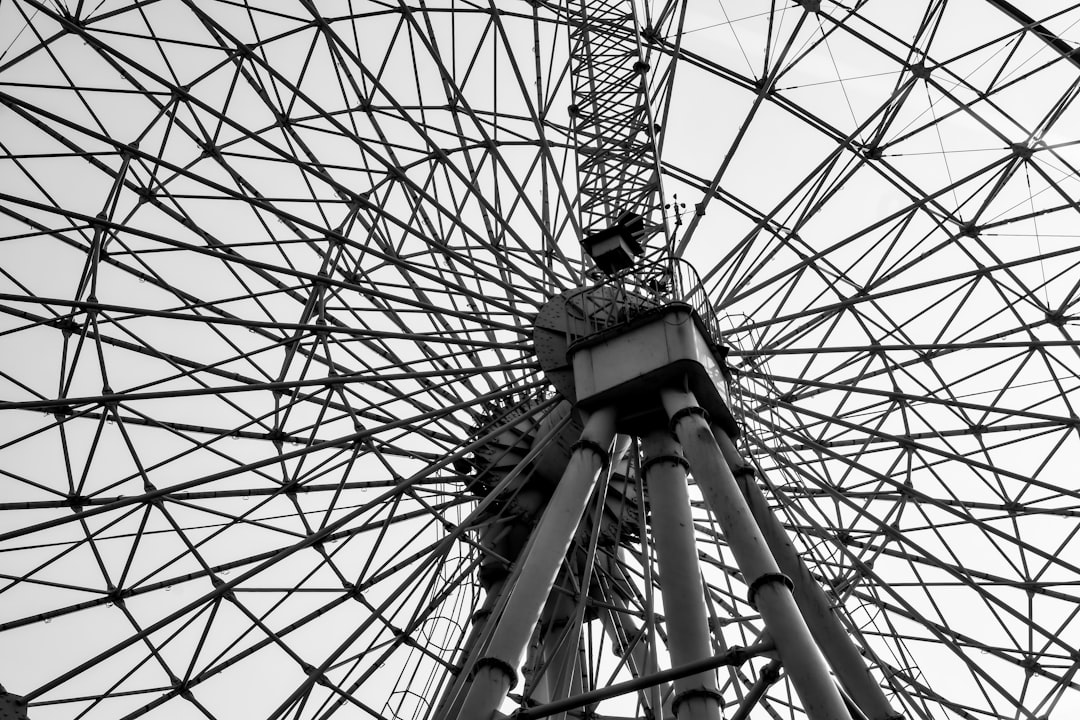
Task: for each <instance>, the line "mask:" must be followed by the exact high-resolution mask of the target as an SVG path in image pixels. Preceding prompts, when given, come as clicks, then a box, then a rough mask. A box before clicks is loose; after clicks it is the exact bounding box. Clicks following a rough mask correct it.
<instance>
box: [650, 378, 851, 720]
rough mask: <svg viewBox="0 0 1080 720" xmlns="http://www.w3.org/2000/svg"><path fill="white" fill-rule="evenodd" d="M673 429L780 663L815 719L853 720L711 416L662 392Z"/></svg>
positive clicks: (674, 393)
mask: <svg viewBox="0 0 1080 720" xmlns="http://www.w3.org/2000/svg"><path fill="white" fill-rule="evenodd" d="M660 397H661V400H662V401H663V404H664V409H665V410H666V411H667V413H668V415H669V416H670V417H671V424H672V428H673V430H674V431H675V433H676V435H677V436H678V438H679V442H680V443H681V444H682V447H683V452H684V453H685V454H686V457H687V459H688V460H689V461H690V467H691V470H692V472H693V474H694V479H695V480H696V481H697V484H698V486H699V487H700V488H701V492H702V496H703V497H704V499H705V502H706V504H707V505H708V506H709V509H710V510H711V511H712V513H713V515H714V516H715V517H716V520H717V522H718V523H719V524H720V528H721V529H722V530H723V532H724V536H725V538H726V539H727V542H728V546H729V547H730V548H731V551H732V553H733V554H734V555H735V561H736V563H737V564H738V566H739V570H740V571H741V572H742V574H743V578H744V579H745V580H746V582H747V583H748V585H749V587H750V590H749V601H750V604H751V605H752V606H754V607H756V608H757V610H758V611H759V612H760V613H761V619H762V620H763V621H764V623H765V627H766V628H767V629H768V631H769V634H770V635H771V636H772V638H773V640H774V642H775V643H776V649H777V652H778V653H779V655H780V660H781V661H782V662H783V663H784V668H785V670H786V671H787V675H788V677H789V678H791V683H792V685H794V686H795V690H796V692H797V693H798V695H799V698H800V699H801V700H802V704H803V708H804V709H805V711H806V714H807V715H808V716H809V717H810V719H811V720H850V718H851V714H850V713H848V711H847V707H846V705H845V704H844V700H843V698H842V697H841V696H840V693H839V691H838V690H837V688H836V685H835V684H834V682H833V679H832V676H831V675H830V674H829V668H828V665H826V663H825V658H824V657H823V656H822V654H821V651H820V650H819V649H818V647H817V645H816V644H815V643H814V638H813V636H811V634H810V630H809V629H808V628H807V626H806V621H805V620H803V617H802V614H801V613H800V612H799V608H798V606H797V605H796V604H795V599H794V597H792V594H791V589H790V585H789V583H790V582H791V581H790V580H789V579H788V578H787V577H786V576H784V575H783V574H781V572H780V568H779V567H778V566H777V564H776V560H774V559H773V556H772V552H771V551H770V550H769V547H768V545H767V544H766V542H765V539H764V538H763V537H762V534H761V530H760V529H759V528H758V525H757V522H756V521H755V520H754V516H753V515H752V514H751V512H750V508H749V507H748V506H747V503H746V500H745V499H744V498H743V496H742V492H741V491H740V490H739V486H738V483H737V482H736V481H735V477H734V476H733V475H732V473H731V470H730V468H728V465H727V463H726V462H725V461H724V456H723V454H722V453H721V452H720V447H719V446H718V445H717V442H716V438H715V437H714V436H713V433H712V430H711V429H710V428H709V423H708V421H707V420H706V418H705V416H704V415H705V411H704V410H703V409H701V408H700V407H699V406H698V403H697V398H695V397H694V395H693V393H691V392H689V391H686V390H675V389H671V388H665V389H663V390H661V392H660Z"/></svg>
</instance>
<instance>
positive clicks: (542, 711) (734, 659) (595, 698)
mask: <svg viewBox="0 0 1080 720" xmlns="http://www.w3.org/2000/svg"><path fill="white" fill-rule="evenodd" d="M775 649H776V646H775V645H774V644H773V643H772V642H762V643H758V644H756V645H751V646H750V647H746V648H738V647H733V648H731V649H730V650H728V651H727V652H724V653H720V654H719V655H714V656H712V657H708V658H705V659H703V660H698V661H696V662H692V663H687V664H686V665H680V666H678V667H673V668H671V669H670V670H661V671H660V672H658V673H654V674H652V675H648V676H645V677H639V678H634V679H633V680H627V681H626V682H621V683H615V684H614V685H608V686H607V687H606V688H599V689H597V690H592V691H590V692H587V693H582V694H581V695H578V696H576V697H571V698H566V699H565V700H559V701H557V702H553V703H548V704H546V705H538V706H536V707H532V708H524V709H522V710H518V711H517V712H516V713H514V720H535V719H536V718H544V717H549V716H551V715H554V714H556V713H561V712H566V711H567V710H573V709H575V708H579V707H583V706H585V705H592V704H594V703H598V702H601V701H603V700H609V699H611V698H613V697H618V696H619V695H625V694H627V693H632V692H637V691H638V690H644V689H645V688H650V687H653V686H655V685H660V684H661V683H666V682H671V681H674V680H680V679H682V678H685V677H690V676H693V675H698V674H700V673H702V672H708V671H710V670H715V669H716V668H718V667H724V666H725V665H742V664H743V663H744V662H746V661H747V660H748V659H750V658H752V657H754V656H756V655H761V654H762V653H767V652H772V651H773V650H775Z"/></svg>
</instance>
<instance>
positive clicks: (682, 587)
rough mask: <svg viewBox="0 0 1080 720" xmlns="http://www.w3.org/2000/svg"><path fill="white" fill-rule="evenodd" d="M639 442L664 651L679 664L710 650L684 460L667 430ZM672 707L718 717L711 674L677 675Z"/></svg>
mask: <svg viewBox="0 0 1080 720" xmlns="http://www.w3.org/2000/svg"><path fill="white" fill-rule="evenodd" d="M642 448H643V449H644V451H645V457H646V461H645V464H644V466H643V470H644V475H645V483H646V486H647V487H648V492H649V506H650V508H651V510H652V523H651V526H652V537H653V542H654V543H655V547H656V557H657V563H658V565H659V566H660V593H661V595H662V596H663V598H664V614H665V615H666V616H667V632H668V654H669V655H670V656H671V664H672V665H685V664H687V663H691V662H694V661H695V660H701V659H703V658H707V657H710V656H712V647H711V643H710V641H709V639H710V635H709V622H708V611H707V609H706V607H705V591H704V588H703V586H702V583H701V567H700V565H699V563H698V554H697V544H696V542H695V538H694V519H693V517H692V515H691V513H690V494H689V492H688V491H687V488H686V468H687V464H686V460H685V459H684V458H683V457H682V453H681V452H680V450H679V446H678V443H676V442H675V440H674V438H672V437H671V433H669V432H667V431H658V432H653V433H650V434H649V435H648V436H646V437H645V438H644V441H643V443H642ZM672 707H673V709H674V711H675V716H676V717H677V718H679V720H709V719H713V720H719V718H720V690H719V687H718V685H717V682H716V674H715V673H714V672H712V671H705V672H702V673H699V674H697V675H692V676H688V677H685V678H680V679H679V680H678V681H677V682H676V683H675V700H674V701H673V702H672Z"/></svg>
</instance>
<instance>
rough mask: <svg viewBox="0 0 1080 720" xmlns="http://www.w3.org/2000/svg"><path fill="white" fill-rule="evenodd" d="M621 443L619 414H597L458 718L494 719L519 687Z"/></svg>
mask: <svg viewBox="0 0 1080 720" xmlns="http://www.w3.org/2000/svg"><path fill="white" fill-rule="evenodd" d="M614 438H615V411H614V410H612V409H610V408H605V409H602V410H599V411H597V412H595V413H593V414H592V416H591V417H590V418H589V420H588V422H586V424H585V429H584V430H583V431H582V433H581V440H580V441H578V442H577V443H576V445H575V447H574V453H573V455H572V456H571V457H570V462H569V463H568V464H567V466H566V471H565V472H564V473H563V476H562V479H561V480H560V481H559V485H558V487H557V488H556V489H555V494H554V495H553V496H552V498H551V500H550V501H549V503H548V506H547V508H546V509H545V510H544V514H543V516H542V517H541V519H540V524H539V525H538V526H537V528H536V530H535V532H534V533H533V537H532V540H531V542H530V545H529V549H528V550H527V552H526V555H525V557H524V559H523V561H522V562H523V564H522V566H521V572H520V575H519V577H518V581H517V583H516V584H515V586H514V587H513V588H511V589H510V597H509V599H508V601H507V603H506V607H505V609H504V610H503V613H502V615H501V616H500V617H499V619H498V624H497V625H496V627H495V632H494V634H493V635H492V637H491V643H490V644H489V645H488V648H487V654H486V655H485V656H484V657H482V658H480V659H479V660H478V661H477V662H476V665H475V669H474V676H473V679H472V683H471V684H470V686H469V689H468V693H467V695H466V696H465V701H464V702H463V703H462V706H461V711H460V713H458V717H459V718H461V719H462V720H488V718H492V717H494V715H495V711H496V710H497V709H498V707H499V705H500V704H501V703H502V702H503V700H504V699H505V698H506V695H507V693H508V692H509V691H510V690H511V689H512V688H513V686H514V685H515V684H516V682H517V669H518V667H519V666H520V665H521V659H522V657H523V655H524V654H525V649H526V647H527V646H528V644H529V639H530V638H531V637H532V634H533V629H534V628H535V627H536V623H537V621H538V620H539V619H540V614H541V612H542V611H543V609H544V604H545V603H546V602H547V598H548V595H549V594H550V592H551V588H552V586H553V585H554V584H555V577H556V575H557V574H558V571H559V568H560V567H561V566H562V563H563V560H564V558H565V557H566V552H567V550H568V549H569V547H570V542H571V540H572V539H573V537H574V533H575V532H577V528H578V524H579V523H580V522H581V517H582V515H583V514H584V512H585V507H586V505H587V504H588V501H589V497H590V496H591V495H592V491H593V488H595V487H596V481H597V479H598V478H599V476H600V473H601V472H603V471H605V470H606V469H607V466H608V460H609V458H608V453H609V452H610V450H611V443H612V440H613V439H614Z"/></svg>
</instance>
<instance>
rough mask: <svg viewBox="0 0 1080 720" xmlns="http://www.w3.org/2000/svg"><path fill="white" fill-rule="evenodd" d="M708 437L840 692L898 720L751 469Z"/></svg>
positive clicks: (878, 719)
mask: <svg viewBox="0 0 1080 720" xmlns="http://www.w3.org/2000/svg"><path fill="white" fill-rule="evenodd" d="M713 434H714V435H715V436H716V441H717V443H718V444H719V446H720V451H721V452H722V453H723V455H724V460H725V461H726V462H727V464H728V467H730V468H731V470H732V473H733V475H734V476H735V480H736V482H737V483H738V484H739V488H740V490H741V491H742V495H743V497H744V498H746V503H747V505H748V506H749V507H750V512H751V514H752V515H753V516H754V520H756V521H757V524H758V527H759V528H761V534H762V535H763V536H764V537H765V542H766V543H767V544H768V546H769V549H770V550H772V554H773V557H774V558H776V563H777V565H779V567H780V571H781V572H783V573H784V574H785V575H787V576H788V577H789V578H791V582H792V584H793V585H794V587H793V589H792V594H793V595H794V596H795V602H796V603H797V604H798V606H799V609H800V610H801V611H802V614H803V617H804V618H805V619H806V624H807V625H808V626H809V628H810V633H811V634H812V635H813V636H814V640H815V641H817V644H818V647H820V648H821V652H822V653H824V655H825V658H826V659H827V660H828V662H829V665H830V666H831V667H832V669H833V672H834V673H836V677H837V678H838V679H839V681H840V684H841V686H842V687H843V689H844V690H845V691H847V694H848V695H850V696H851V699H852V701H853V702H854V703H855V705H856V706H858V708H859V709H860V710H862V712H863V713H865V714H866V716H867V718H869V720H897V718H901V717H903V716H902V715H901V714H900V713H897V712H896V711H895V710H894V709H893V708H892V706H891V705H890V704H889V701H888V699H887V698H886V697H885V693H884V692H882V690H881V687H880V686H879V685H878V684H877V682H875V681H874V678H873V677H872V676H871V675H870V670H869V669H868V668H867V667H866V663H865V662H864V661H863V658H862V655H860V654H859V651H858V649H857V648H856V647H855V643H853V642H852V641H851V638H850V637H849V636H848V634H847V630H845V628H844V626H843V625H842V624H841V623H840V620H839V618H837V616H836V613H834V612H833V608H832V603H831V602H830V601H829V598H828V596H827V595H825V591H824V590H822V588H821V585H819V584H818V582H817V580H816V579H815V578H814V576H813V575H812V574H811V572H810V569H809V568H808V567H807V566H806V563H805V562H803V559H802V557H800V555H799V553H798V551H797V550H796V549H795V546H794V545H793V544H792V542H791V537H790V536H789V535H788V533H787V530H785V529H784V526H783V525H781V524H780V521H779V520H777V518H776V516H775V515H774V514H773V512H772V509H771V508H770V507H769V502H768V500H766V499H765V496H764V495H763V494H762V492H761V488H759V487H758V485H757V483H756V482H754V470H753V467H752V466H751V465H750V464H749V463H747V462H746V461H745V460H744V459H743V457H742V455H741V454H740V453H739V451H738V449H737V448H736V447H735V443H734V442H733V441H732V440H731V438H729V437H728V436H727V434H726V433H724V431H723V430H721V429H720V428H719V427H717V426H716V425H713Z"/></svg>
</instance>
